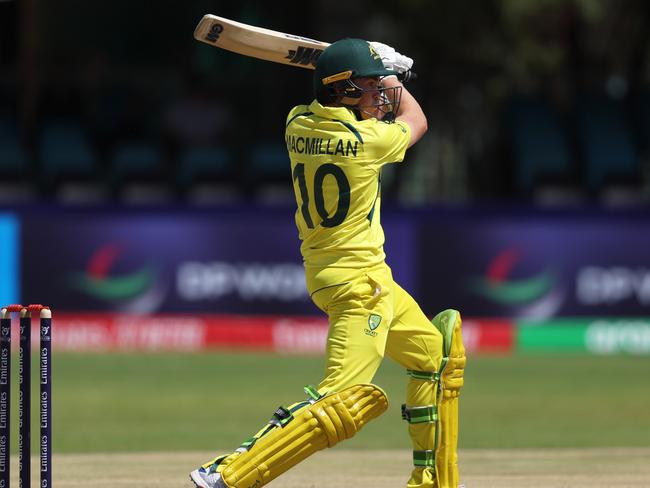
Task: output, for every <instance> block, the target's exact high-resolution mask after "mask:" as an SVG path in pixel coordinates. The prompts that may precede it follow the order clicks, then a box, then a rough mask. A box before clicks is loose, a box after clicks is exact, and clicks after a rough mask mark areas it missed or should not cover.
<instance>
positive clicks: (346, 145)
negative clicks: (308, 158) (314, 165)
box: [286, 135, 359, 158]
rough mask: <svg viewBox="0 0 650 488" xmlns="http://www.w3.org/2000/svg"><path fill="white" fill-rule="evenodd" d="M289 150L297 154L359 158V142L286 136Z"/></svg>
mask: <svg viewBox="0 0 650 488" xmlns="http://www.w3.org/2000/svg"><path fill="white" fill-rule="evenodd" d="M286 143H287V150H288V151H289V152H294V153H297V154H330V155H332V156H339V155H341V156H346V157H350V156H352V157H353V158H356V157H357V150H358V149H359V147H358V146H359V141H351V140H349V139H347V140H344V139H321V138H319V137H302V136H299V137H296V136H293V135H287V136H286Z"/></svg>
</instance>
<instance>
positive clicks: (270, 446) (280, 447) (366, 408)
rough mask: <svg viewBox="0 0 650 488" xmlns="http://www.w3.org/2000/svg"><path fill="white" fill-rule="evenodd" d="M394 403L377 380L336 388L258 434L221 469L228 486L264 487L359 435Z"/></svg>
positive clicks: (230, 487)
mask: <svg viewBox="0 0 650 488" xmlns="http://www.w3.org/2000/svg"><path fill="white" fill-rule="evenodd" d="M387 408H388V398H387V397H386V394H385V393H384V392H383V391H382V390H381V389H380V388H379V387H377V386H375V385H372V384H359V385H353V386H350V387H348V388H345V389H343V390H341V391H339V392H336V393H331V394H328V395H326V396H324V397H323V398H321V399H319V400H318V401H317V402H315V403H313V404H311V405H309V406H307V407H305V409H304V410H302V411H301V412H300V413H299V414H298V415H297V416H296V417H295V418H294V419H293V420H292V421H291V422H289V423H287V424H286V425H285V426H284V427H282V428H280V429H275V430H274V431H272V432H270V433H269V434H268V435H266V436H263V437H261V438H259V439H258V441H257V442H256V443H255V444H254V445H253V447H252V448H251V449H250V450H249V451H247V452H243V453H241V454H240V455H239V456H237V457H236V458H235V459H234V460H233V461H232V462H231V463H230V464H228V465H227V466H226V467H225V468H224V470H223V471H222V472H221V477H222V479H223V481H224V482H225V483H226V485H227V486H228V488H250V487H255V488H259V487H261V486H264V485H265V484H267V483H269V482H270V481H272V480H274V479H275V478H277V477H278V476H280V475H281V474H282V473H284V472H285V471H287V470H289V469H290V468H292V467H293V466H295V465H296V464H298V463H299V462H300V461H303V460H304V459H306V458H308V457H309V456H311V455H312V454H313V453H315V452H316V451H320V450H322V449H325V448H326V447H332V446H334V445H336V444H337V443H338V442H340V441H342V440H344V439H349V438H350V437H352V436H354V435H355V434H356V433H357V432H358V431H359V430H361V428H362V427H363V426H364V425H366V424H367V423H368V422H369V421H371V420H372V419H374V418H376V417H378V416H379V415H381V414H382V413H384V412H385V411H386V409H387Z"/></svg>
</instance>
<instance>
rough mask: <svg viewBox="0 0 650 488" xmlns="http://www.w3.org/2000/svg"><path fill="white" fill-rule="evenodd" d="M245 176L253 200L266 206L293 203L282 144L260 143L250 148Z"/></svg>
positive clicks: (284, 147)
mask: <svg viewBox="0 0 650 488" xmlns="http://www.w3.org/2000/svg"><path fill="white" fill-rule="evenodd" d="M248 160H249V170H248V172H247V175H248V177H249V181H250V183H251V184H252V186H253V188H254V196H255V199H256V200H258V201H261V202H264V203H267V204H274V203H280V204H282V203H287V202H291V201H293V187H292V185H291V164H290V161H289V155H288V154H287V148H286V146H285V145H284V144H282V143H277V142H269V141H265V142H260V143H258V144H256V145H254V146H253V147H251V149H250V152H249V156H248Z"/></svg>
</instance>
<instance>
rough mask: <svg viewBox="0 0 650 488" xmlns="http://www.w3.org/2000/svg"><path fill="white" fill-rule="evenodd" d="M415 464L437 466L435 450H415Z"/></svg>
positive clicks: (426, 466)
mask: <svg viewBox="0 0 650 488" xmlns="http://www.w3.org/2000/svg"><path fill="white" fill-rule="evenodd" d="M413 466H416V467H418V468H435V467H436V453H435V451H431V450H428V451H413Z"/></svg>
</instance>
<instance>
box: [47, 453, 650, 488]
mask: <svg viewBox="0 0 650 488" xmlns="http://www.w3.org/2000/svg"><path fill="white" fill-rule="evenodd" d="M209 454H210V453H208V452H176V453H138V454H135V453H131V454H62V455H59V456H56V457H55V464H54V465H55V467H56V470H55V473H54V485H55V486H57V487H58V488H80V487H86V486H89V485H92V486H93V487H95V488H120V487H133V486H137V487H139V488H179V487H186V488H190V487H191V484H190V482H189V479H188V478H187V475H186V473H187V472H189V470H190V469H192V468H193V467H194V464H195V462H196V459H197V458H198V459H202V458H204V457H206V456H208V455H209ZM461 455H462V464H461V470H462V471H461V472H462V473H463V482H465V483H466V484H467V486H468V487H477V488H520V487H524V486H525V487H526V488H537V487H539V488H542V487H543V488H566V487H581V486H588V487H589V488H605V487H607V488H618V487H620V488H622V487H630V488H632V487H639V488H641V487H647V486H648V481H647V480H648V479H650V465H649V464H648V463H647V460H648V459H650V448H648V449H642V448H639V449H550V450H539V449H535V450H517V451H513V450H488V449H469V450H464V451H462V452H461ZM34 462H35V463H36V459H34ZM333 466H336V469H332V467H333ZM34 468H36V464H34ZM408 472H409V455H408V453H407V452H405V451H402V450H399V451H396V450H380V451H367V450H364V451H356V450H355V451H350V450H346V449H336V448H335V449H332V450H331V451H325V452H321V453H318V454H316V455H315V456H313V457H312V458H310V459H308V460H307V461H306V462H304V463H303V464H301V465H299V466H298V467H296V468H295V469H294V470H292V471H289V472H288V473H286V474H285V475H283V476H282V477H281V478H278V479H277V480H275V481H273V482H271V483H270V484H269V485H268V486H270V487H276V488H333V487H347V486H372V487H373V488H395V487H399V486H404V482H405V476H406V475H407V473H408Z"/></svg>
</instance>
